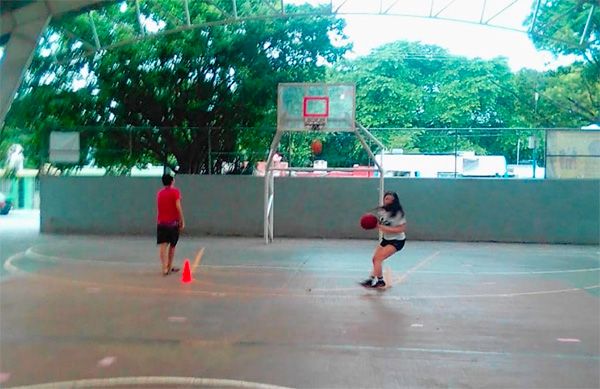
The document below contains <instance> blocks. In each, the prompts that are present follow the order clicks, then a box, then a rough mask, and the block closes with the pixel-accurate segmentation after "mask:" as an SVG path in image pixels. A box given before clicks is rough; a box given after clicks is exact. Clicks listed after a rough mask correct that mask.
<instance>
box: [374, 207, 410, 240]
mask: <svg viewBox="0 0 600 389" xmlns="http://www.w3.org/2000/svg"><path fill="white" fill-rule="evenodd" d="M377 217H378V219H379V224H382V225H384V226H388V227H397V226H401V225H403V224H406V218H405V217H404V216H403V215H402V212H400V211H398V212H397V213H396V216H394V217H392V216H391V214H390V212H388V211H385V210H383V209H382V210H381V211H379V212H378V215H377ZM383 239H386V240H404V239H406V234H405V233H404V232H399V233H390V232H384V233H383Z"/></svg>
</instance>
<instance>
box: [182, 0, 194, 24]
mask: <svg viewBox="0 0 600 389" xmlns="http://www.w3.org/2000/svg"><path fill="white" fill-rule="evenodd" d="M183 6H184V8H185V22H186V23H187V25H188V26H191V25H192V21H191V19H190V6H189V4H188V0H183Z"/></svg>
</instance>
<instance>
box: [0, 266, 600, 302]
mask: <svg viewBox="0 0 600 389" xmlns="http://www.w3.org/2000/svg"><path fill="white" fill-rule="evenodd" d="M13 257H14V258H12V261H11V266H10V267H11V268H14V269H16V270H17V271H18V272H22V273H26V272H24V271H22V270H20V269H19V268H17V267H16V266H15V265H13V264H12V262H14V261H15V260H16V259H17V257H16V256H13ZM5 269H7V266H6V263H5ZM7 271H8V269H7ZM32 275H34V276H35V277H39V278H44V279H47V280H51V281H54V282H61V283H65V284H70V285H73V284H75V285H84V286H90V285H93V286H97V287H106V288H110V289H111V290H117V289H121V290H130V291H138V292H141V293H148V292H155V293H161V294H164V293H181V294H186V295H189V294H194V295H200V296H206V297H229V296H238V297H257V296H264V297H296V298H315V299H340V298H346V299H356V298H361V297H365V295H364V294H358V295H357V294H351V295H347V294H331V293H323V294H318V293H274V292H256V293H248V292H243V291H226V292H221V291H212V290H211V291H206V290H189V289H185V290H184V289H175V290H173V289H166V288H152V287H139V286H130V285H123V284H110V283H102V282H94V281H79V280H75V279H66V278H61V277H53V276H47V275H42V274H32ZM220 286H221V287H222V286H223V285H220ZM598 288H600V284H596V285H588V286H584V287H580V288H565V289H551V290H539V291H529V292H514V293H495V294H462V295H461V294H454V295H423V296H415V295H413V296H406V295H405V296H389V295H387V296H386V295H381V294H380V293H377V294H372V295H371V296H376V295H378V296H377V298H379V299H383V300H392V301H410V300H429V299H440V300H441V299H448V298H456V299H459V298H466V299H468V298H513V297H523V296H536V295H546V294H558V293H571V292H577V291H584V290H592V289H598ZM356 289H357V288H354V289H353V290H356ZM265 290H266V289H265ZM271 290H272V289H271ZM375 292H377V291H375ZM366 296H367V297H368V296H370V294H367V295H366Z"/></svg>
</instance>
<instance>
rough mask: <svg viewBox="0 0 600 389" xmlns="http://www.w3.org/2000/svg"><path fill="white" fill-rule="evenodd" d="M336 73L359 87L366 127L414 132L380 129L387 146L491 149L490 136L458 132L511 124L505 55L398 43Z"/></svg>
mask: <svg viewBox="0 0 600 389" xmlns="http://www.w3.org/2000/svg"><path fill="white" fill-rule="evenodd" d="M337 72H338V73H337V74H335V73H334V74H333V78H334V79H336V80H342V81H352V82H355V83H356V84H357V86H358V87H357V107H358V108H357V119H358V121H360V122H361V123H363V124H364V125H365V126H368V127H387V128H393V127H400V128H407V129H410V128H414V129H415V130H414V131H406V130H403V131H394V130H381V131H377V134H378V135H379V137H380V138H381V139H382V140H383V141H384V143H385V144H386V145H387V147H388V148H402V149H404V150H405V151H408V152H421V153H449V152H454V150H456V149H458V150H475V151H477V152H478V153H487V152H488V148H490V147H491V146H492V144H490V139H492V138H475V137H473V136H472V134H470V135H469V134H466V135H468V136H465V134H462V135H461V134H460V133H459V132H457V130H456V129H457V128H472V127H509V126H511V125H512V111H513V107H514V104H515V98H516V96H515V93H514V91H513V87H514V86H513V84H512V82H511V81H512V78H513V75H512V73H511V72H510V69H509V68H508V66H507V64H506V61H505V60H503V59H495V60H492V61H483V60H467V59H465V58H461V57H456V56H452V55H450V54H449V53H448V52H447V51H445V50H444V49H442V48H440V47H436V46H429V45H422V44H418V43H408V42H395V43H391V44H388V45H384V46H382V47H380V48H378V49H376V50H374V51H373V52H372V53H370V54H369V55H367V56H364V57H361V58H358V59H356V60H352V61H347V62H345V63H343V64H341V65H339V66H338V67H337ZM427 128H437V129H439V128H447V129H448V130H435V131H433V130H432V131H428V130H424V129H427ZM355 151H356V153H361V152H362V151H361V150H360V148H355ZM364 158H365V156H364V155H363V156H361V157H357V158H356V159H357V160H364Z"/></svg>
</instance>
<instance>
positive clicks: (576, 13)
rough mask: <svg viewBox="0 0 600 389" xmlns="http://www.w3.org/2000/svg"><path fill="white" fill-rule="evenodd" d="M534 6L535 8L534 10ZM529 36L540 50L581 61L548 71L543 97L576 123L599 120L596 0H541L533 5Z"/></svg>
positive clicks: (599, 48) (598, 13)
mask: <svg viewBox="0 0 600 389" xmlns="http://www.w3.org/2000/svg"><path fill="white" fill-rule="evenodd" d="M536 9H537V11H536ZM534 18H535V24H534V26H533V29H532V30H531V33H530V36H531V39H532V41H533V43H534V44H535V46H536V47H537V48H539V49H545V50H550V51H551V52H553V53H554V54H556V55H560V54H563V55H567V54H572V55H575V56H578V57H579V58H580V60H579V61H578V62H576V63H575V64H573V65H571V66H569V67H566V68H562V69H559V70H558V71H556V72H551V73H550V74H549V78H548V82H547V88H548V89H547V91H545V92H546V97H547V98H548V99H549V100H550V101H553V102H554V104H555V105H557V106H559V107H562V108H563V109H562V111H564V110H565V109H564V108H565V107H567V110H568V111H569V112H570V114H571V115H573V116H574V122H575V123H577V124H580V123H582V122H583V123H584V124H589V123H590V122H596V123H597V122H600V95H599V91H600V4H598V1H597V0H556V1H542V2H540V3H539V8H536V7H535V4H534V8H532V11H531V14H530V15H529V17H528V20H527V21H526V22H527V23H531V22H532V21H533V20H534Z"/></svg>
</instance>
